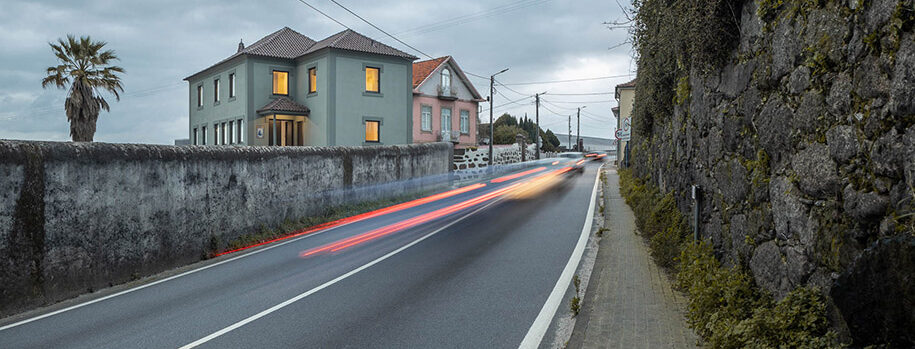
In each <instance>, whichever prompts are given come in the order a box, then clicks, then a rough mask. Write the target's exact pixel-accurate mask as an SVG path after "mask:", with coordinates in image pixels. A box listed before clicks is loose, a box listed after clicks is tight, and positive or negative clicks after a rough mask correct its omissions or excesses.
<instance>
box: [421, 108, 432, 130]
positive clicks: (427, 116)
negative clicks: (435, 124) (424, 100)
mask: <svg viewBox="0 0 915 349" xmlns="http://www.w3.org/2000/svg"><path fill="white" fill-rule="evenodd" d="M421 109H422V111H421V112H420V118H421V120H420V124H421V125H422V130H423V131H432V107H431V106H428V105H424V106H422V108H421Z"/></svg>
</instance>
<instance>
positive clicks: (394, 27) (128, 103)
mask: <svg viewBox="0 0 915 349" xmlns="http://www.w3.org/2000/svg"><path fill="white" fill-rule="evenodd" d="M308 1H309V3H311V4H312V5H314V6H316V7H318V8H320V9H322V10H323V11H325V12H326V13H328V14H330V15H331V16H333V17H335V18H337V19H338V20H340V21H341V22H343V23H345V24H346V25H348V26H350V27H351V28H353V29H354V30H356V31H359V32H361V33H363V34H366V35H368V36H371V37H373V38H376V39H378V40H380V41H382V42H385V43H387V44H390V45H392V46H395V47H398V48H400V49H403V50H405V51H408V52H412V50H409V49H408V48H406V47H403V46H402V45H400V44H398V43H396V42H395V41H394V40H392V39H390V38H388V37H386V36H385V35H384V34H382V33H379V32H377V31H376V30H374V29H373V28H371V27H369V26H368V25H366V24H365V23H362V22H361V21H359V20H358V19H356V18H355V17H353V16H352V15H350V14H348V13H346V12H345V11H343V10H342V9H340V8H338V7H336V5H334V4H333V3H331V2H329V1H326V0H308ZM341 3H343V4H344V5H346V6H347V7H349V8H350V9H352V10H353V11H355V12H356V13H359V14H360V15H362V16H363V17H365V18H367V19H369V20H371V21H373V22H374V23H375V24H377V25H378V26H380V27H381V28H383V29H385V30H387V31H388V32H390V33H400V34H398V36H399V37H400V38H401V39H403V40H404V41H406V42H407V43H409V44H410V45H412V46H414V47H416V48H419V49H420V50H422V51H424V52H426V53H428V54H430V55H433V56H436V57H437V56H443V55H452V56H454V57H455V58H456V59H457V60H458V63H459V64H460V65H461V66H462V68H464V69H465V70H467V71H469V72H472V73H476V74H480V75H488V74H491V73H493V72H496V71H499V70H501V69H502V68H505V67H510V68H511V70H510V71H509V72H507V73H505V74H503V75H500V76H499V78H498V79H499V80H500V81H502V82H504V83H507V84H508V83H512V82H527V81H544V80H557V79H575V78H584V77H593V76H610V75H621V74H627V73H629V72H630V70H633V69H634V63H632V62H631V58H630V46H629V45H623V46H621V47H618V48H614V49H612V50H608V48H610V47H611V46H614V45H617V44H619V43H621V42H623V41H625V40H626V37H627V33H625V32H624V31H620V30H617V31H610V30H608V29H606V28H605V27H604V26H603V25H602V24H601V22H603V21H608V20H616V19H620V18H622V17H623V16H622V14H621V13H620V12H621V11H620V9H619V7H618V5H617V4H616V3H615V2H609V1H596V0H586V1H573V0H552V1H550V0H527V1H519V0H500V1H496V2H492V1H483V0H474V1H462V2H459V3H458V2H431V1H411V0H402V1H386V2H384V3H381V2H378V1H368V0H353V1H341ZM506 5H507V6H506ZM3 7H4V11H2V12H0V47H2V48H3V50H2V51H0V67H3V68H0V81H2V82H3V83H2V84H0V138H13V139H42V140H67V139H69V136H68V125H67V122H66V116H65V115H64V113H63V100H64V98H65V96H66V92H67V91H66V90H59V89H56V88H49V89H42V88H41V84H40V81H41V78H43V77H44V70H45V68H47V67H48V66H51V65H54V64H56V61H55V59H54V57H53V55H52V54H51V51H50V49H49V47H48V44H47V43H48V42H51V41H56V40H57V39H58V38H61V37H65V36H66V35H67V34H68V33H72V34H75V35H91V36H92V37H93V38H94V39H96V40H104V41H107V42H108V47H109V48H110V49H113V50H115V51H117V53H118V55H119V56H120V58H121V61H120V62H119V65H121V66H122V67H124V68H125V69H126V70H127V74H126V75H125V76H124V78H123V79H124V87H125V93H124V95H123V96H122V98H121V101H120V102H114V97H113V96H107V95H106V96H105V97H106V98H107V99H109V101H110V102H111V105H112V106H111V112H110V113H105V112H103V113H102V115H100V118H99V123H98V133H97V134H96V140H97V141H105V142H141V143H171V142H172V141H173V140H174V139H176V138H184V137H186V134H187V114H188V111H187V110H188V105H187V93H188V92H187V85H186V83H185V82H184V81H182V79H183V78H184V77H185V76H188V75H190V74H192V73H194V72H196V71H198V70H200V69H203V68H205V67H207V66H209V65H211V64H213V63H215V62H217V61H219V60H221V59H223V58H225V57H227V56H229V55H231V54H232V53H234V52H235V48H236V44H237V43H238V40H239V39H244V41H245V42H246V43H252V42H254V41H256V40H257V39H259V38H261V37H263V36H264V35H266V34H269V33H271V32H273V31H275V30H277V29H279V28H281V27H283V26H289V27H291V28H293V29H295V30H297V31H299V32H301V33H303V34H305V35H307V36H309V37H312V38H314V39H317V40H319V39H322V38H324V37H327V36H328V35H331V34H333V33H336V32H338V31H340V30H342V29H343V28H341V27H340V26H339V25H337V24H336V23H334V22H332V21H330V20H328V19H326V18H324V17H323V16H321V15H320V14H318V13H316V12H314V11H313V10H311V9H310V8H308V7H307V6H305V5H303V4H302V3H300V2H299V1H297V0H276V1H272V2H257V1H216V0H201V1H186V0H185V1H177V0H164V1H153V2H139V1H138V2H131V1H114V0H87V1H50V0H49V1H16V0H13V1H9V0H7V1H4V6H3ZM493 8H497V10H495V11H490V10H491V9H493ZM499 8H501V9H499ZM481 11H489V12H485V13H484V15H482V16H481V15H479V14H480V12H481ZM417 28H420V29H417ZM413 53H414V54H416V55H417V56H421V55H420V54H418V53H415V52H413ZM423 58H424V57H423ZM629 79H630V78H628V77H623V78H618V79H609V80H599V81H590V82H579V83H567V84H552V85H515V86H510V87H511V89H513V90H515V91H517V92H518V93H521V94H518V93H516V92H513V91H510V90H509V89H507V88H502V87H500V88H498V89H499V91H500V92H501V93H502V94H504V95H505V96H504V97H503V96H502V95H500V94H497V95H496V96H495V99H496V102H495V103H496V105H499V104H500V103H503V102H505V101H506V97H508V98H511V99H519V98H523V95H524V94H532V93H535V92H543V91H544V90H548V91H550V92H552V93H587V92H610V91H612V89H613V86H614V85H616V84H619V83H622V82H625V81H628V80H629ZM471 80H472V82H473V83H474V85H475V86H476V87H477V89H478V90H480V92H481V93H482V94H484V95H486V94H488V90H489V86H488V83H487V81H485V80H482V79H479V78H471ZM545 100H553V101H556V103H554V104H553V105H552V106H550V105H547V107H548V108H550V109H552V110H553V111H555V112H556V113H553V112H550V111H547V110H545V109H544V108H541V123H542V124H543V125H544V127H549V128H552V129H554V130H555V131H557V132H561V133H564V132H565V128H566V122H565V120H566V119H565V118H566V115H567V114H568V113H571V111H570V110H568V109H560V108H559V107H562V108H573V107H576V106H578V104H587V105H588V108H587V109H586V111H588V113H589V114H590V115H588V116H587V117H583V118H582V134H584V135H589V136H599V137H610V136H611V135H612V125H614V124H615V121H613V120H612V116H611V114H610V108H611V107H612V106H615V105H616V103H615V102H612V103H570V102H573V101H586V102H587V101H598V100H601V101H610V100H612V95H601V96H561V97H560V96H549V95H548V96H547V97H545ZM500 101H501V102H500ZM567 102H569V103H567ZM533 109H534V107H533V105H532V103H529V102H528V101H524V102H522V103H518V104H515V105H511V106H506V107H504V108H498V109H496V111H495V112H496V114H497V115H498V114H501V113H502V112H510V113H512V114H514V115H523V114H524V113H525V112H527V113H528V114H529V115H531V116H533ZM574 127H575V125H574V121H573V129H574Z"/></svg>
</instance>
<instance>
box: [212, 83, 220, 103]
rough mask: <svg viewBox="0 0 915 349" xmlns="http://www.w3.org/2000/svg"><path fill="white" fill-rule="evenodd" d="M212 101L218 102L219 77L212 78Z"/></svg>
mask: <svg viewBox="0 0 915 349" xmlns="http://www.w3.org/2000/svg"><path fill="white" fill-rule="evenodd" d="M213 103H219V79H213Z"/></svg>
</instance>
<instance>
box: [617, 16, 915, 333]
mask: <svg viewBox="0 0 915 349" xmlns="http://www.w3.org/2000/svg"><path fill="white" fill-rule="evenodd" d="M635 4H636V6H637V8H638V10H639V13H638V15H637V21H636V25H635V29H634V37H635V42H636V48H637V50H638V53H639V56H640V58H639V62H638V67H639V77H638V80H637V87H636V100H635V110H634V117H633V122H634V123H635V124H634V125H633V128H634V130H635V132H634V135H633V144H634V148H633V157H634V161H633V168H634V171H635V173H636V175H637V176H638V177H640V178H642V179H643V180H648V181H650V182H652V183H653V184H654V185H657V186H658V187H659V188H661V190H662V191H663V192H665V193H670V194H672V195H673V196H674V197H675V198H676V202H677V206H678V207H679V209H680V210H681V211H682V212H684V213H688V212H689V208H690V203H691V201H690V199H689V198H690V196H689V187H690V185H692V184H698V185H700V186H701V187H702V188H703V191H704V193H705V196H704V200H703V202H702V205H701V218H700V226H701V235H702V238H703V239H705V240H707V241H709V242H710V244H711V246H712V247H713V251H714V254H715V255H716V256H717V257H718V259H719V260H721V261H722V263H724V264H725V265H729V266H737V267H739V268H742V269H744V270H746V271H747V272H748V273H749V274H750V275H751V276H752V277H753V280H754V282H755V283H756V284H757V285H758V286H760V287H761V288H762V289H764V290H766V291H768V292H770V293H772V294H773V295H774V296H775V297H776V299H781V298H783V297H785V296H787V295H788V294H789V293H790V292H791V291H792V290H794V289H796V288H798V287H801V286H813V287H817V288H820V289H821V290H823V291H824V292H825V294H827V295H829V296H830V298H829V303H830V309H831V314H832V317H831V322H832V326H833V327H834V328H836V329H838V330H839V332H840V333H841V334H844V335H846V336H847V337H848V339H849V340H853V341H854V343H855V344H869V343H884V342H890V343H898V344H904V345H913V344H915V336H913V335H912V333H915V311H912V304H915V298H913V297H915V248H913V246H915V223H913V222H915V213H913V212H915V200H913V193H915V32H913V25H915V1H912V0H904V1H899V0H875V1H858V0H852V1H827V0H793V1H792V0H757V1H725V0H701V1H699V0H697V1H686V0H674V1H659V0H641V1H636V2H635ZM875 273H876V275H875ZM899 309H908V310H907V311H900V310H899Z"/></svg>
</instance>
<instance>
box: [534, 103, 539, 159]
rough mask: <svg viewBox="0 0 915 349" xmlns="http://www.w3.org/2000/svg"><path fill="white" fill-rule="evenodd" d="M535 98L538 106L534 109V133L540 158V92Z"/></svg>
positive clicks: (537, 155) (537, 154) (537, 153)
mask: <svg viewBox="0 0 915 349" xmlns="http://www.w3.org/2000/svg"><path fill="white" fill-rule="evenodd" d="M534 100H535V101H536V105H537V108H536V109H534V133H535V134H536V135H535V136H534V138H536V139H537V146H536V147H537V151H536V152H534V154H536V159H537V160H540V94H539V93H538V94H535V95H534Z"/></svg>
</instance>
